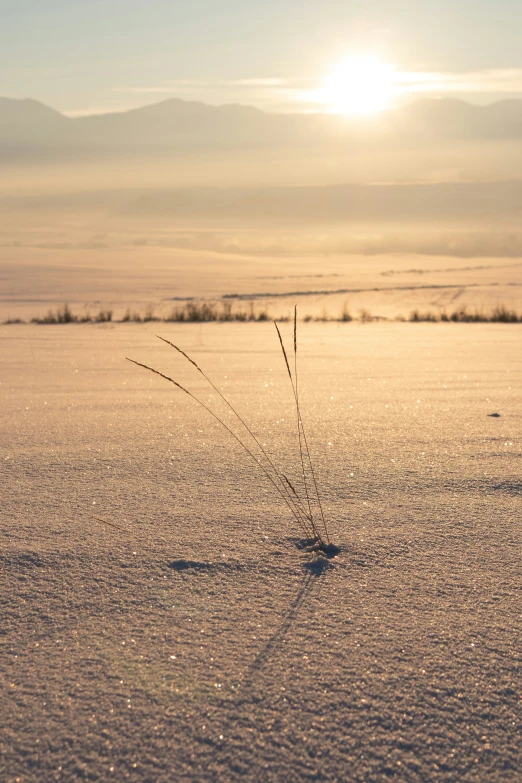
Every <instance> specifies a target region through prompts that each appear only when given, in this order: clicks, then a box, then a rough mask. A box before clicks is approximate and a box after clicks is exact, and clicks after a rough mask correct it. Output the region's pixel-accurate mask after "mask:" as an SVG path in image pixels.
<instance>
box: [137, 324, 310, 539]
mask: <svg viewBox="0 0 522 783" xmlns="http://www.w3.org/2000/svg"><path fill="white" fill-rule="evenodd" d="M161 339H162V338H161ZM165 342H168V341H165ZM173 347H175V346H173ZM180 353H183V352H182V351H180ZM185 356H186V354H185ZM126 358H127V361H129V362H132V363H133V364H135V365H137V366H138V367H143V368H144V369H145V370H149V372H152V373H154V374H155V375H159V376H160V377H161V378H164V379H165V380H166V381H169V382H170V383H173V384H174V386H176V387H177V388H178V389H181V391H183V392H185V394H188V396H189V397H191V398H192V399H193V400H194V401H195V402H197V403H198V405H201V407H202V408H204V409H205V410H206V411H207V412H208V413H210V415H211V416H212V417H213V418H214V419H215V420H216V421H217V422H219V424H221V426H222V427H224V428H225V429H226V430H227V432H229V433H230V435H232V437H233V438H234V439H235V440H236V441H237V442H238V443H239V444H240V446H241V447H242V448H243V449H244V450H245V451H246V453H247V454H248V455H249V456H250V457H251V458H252V460H253V461H254V462H255V463H256V465H258V467H259V468H260V469H261V470H262V471H263V473H264V474H265V476H266V477H267V478H268V479H269V481H270V482H271V484H272V485H273V486H274V487H275V489H276V490H277V492H278V493H279V494H280V495H281V497H282V499H283V500H284V502H285V503H286V505H287V506H288V508H289V509H290V511H291V512H292V514H293V516H294V518H295V520H296V522H297V524H298V525H299V527H300V529H301V530H302V532H303V533H304V535H305V536H306V537H307V538H308V537H310V529H309V528H308V526H307V525H306V523H305V522H304V520H303V518H302V516H301V514H299V512H298V511H296V509H295V507H294V505H293V504H292V502H291V500H290V497H289V496H288V494H287V493H286V492H285V491H283V490H282V489H281V486H280V485H279V484H278V483H277V482H276V481H275V479H274V477H273V476H272V475H271V474H270V472H269V471H268V470H267V468H266V467H265V465H263V463H262V462H260V460H258V458H257V457H256V456H255V454H254V453H253V452H252V451H251V450H250V449H249V448H248V446H247V445H246V444H245V443H244V442H243V441H242V440H241V438H240V437H239V436H238V435H237V434H236V433H235V432H234V431H233V430H232V429H231V428H230V427H229V426H228V424H226V423H225V422H224V421H223V420H222V419H221V418H220V417H219V416H218V415H217V414H216V413H214V411H213V410H212V409H211V408H209V407H208V405H206V404H205V403H204V402H202V401H201V400H200V399H199V398H198V397H196V396H195V395H194V394H192V392H190V391H188V389H185V387H184V386H182V385H181V384H179V383H178V382H177V381H175V380H174V379H173V378H170V377H169V376H168V375H165V374H164V373H162V372H160V371H159V370H155V369H154V368H153V367H149V365H147V364H143V363H142V362H137V361H135V360H134V359H129V358H128V357H126ZM187 358H188V357H187ZM189 361H190V362H191V363H192V364H194V365H195V366H196V367H197V365H196V363H195V362H193V361H192V360H191V359H189ZM198 370H200V368H199V367H198ZM200 372H201V370H200ZM283 486H284V485H283Z"/></svg>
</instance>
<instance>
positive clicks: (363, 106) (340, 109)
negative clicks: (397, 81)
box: [320, 56, 395, 114]
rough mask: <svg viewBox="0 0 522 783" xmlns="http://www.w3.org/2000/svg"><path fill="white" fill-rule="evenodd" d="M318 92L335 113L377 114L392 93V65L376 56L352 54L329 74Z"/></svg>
mask: <svg viewBox="0 0 522 783" xmlns="http://www.w3.org/2000/svg"><path fill="white" fill-rule="evenodd" d="M320 93H321V102H322V103H325V104H326V105H328V106H329V107H330V110H331V111H332V112H334V113H335V114H376V113H377V112H379V111H383V110H384V109H386V108H387V107H388V104H389V103H390V101H391V99H392V98H393V96H394V94H395V85H394V68H393V66H391V65H388V64H387V63H385V62H383V61H382V60H380V59H379V58H377V57H373V56H359V57H351V58H350V59H348V60H345V61H344V62H342V63H341V64H340V65H338V66H337V68H336V69H335V70H334V71H333V73H332V74H330V76H329V77H328V78H327V79H326V81H325V82H324V85H323V87H322V89H321V91H320Z"/></svg>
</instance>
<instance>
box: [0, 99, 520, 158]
mask: <svg viewBox="0 0 522 783" xmlns="http://www.w3.org/2000/svg"><path fill="white" fill-rule="evenodd" d="M430 140H431V141H438V142H440V141H462V140H475V141H476V140H491V141H493V140H522V100H506V101H500V102H497V103H494V104H491V105H489V106H477V105H472V104H469V103H465V102H463V101H459V100H454V99H426V100H419V101H416V102H413V103H411V104H408V105H405V106H402V107H401V108H397V109H395V110H393V111H389V112H386V113H384V114H382V115H379V116H378V117H374V118H365V119H361V118H357V119H354V118H347V117H341V116H338V115H331V114H296V113H294V114H270V113H266V112H263V111H260V110H259V109H255V108H253V107H250V106H242V105H225V106H209V105H207V104H204V103H198V102H193V101H183V100H180V99H177V98H172V99H168V100H165V101H162V102H160V103H155V104H152V105H148V106H143V107H140V108H137V109H132V110H130V111H124V112H117V113H107V114H99V115H91V116H82V117H69V116H66V115H64V114H61V113H60V112H58V111H56V110H54V109H52V108H50V107H48V106H45V105H44V104H42V103H40V102H39V101H35V100H30V99H28V100H14V99H10V98H0V156H1V157H2V158H3V159H4V160H5V159H9V158H11V159H13V158H14V159H20V158H24V157H29V158H32V157H34V156H36V157H38V155H39V154H47V155H49V154H52V155H58V156H59V157H67V156H71V155H72V156H74V155H75V154H78V153H80V152H83V153H85V152H86V151H88V152H90V153H91V154H92V153H98V154H103V153H104V152H106V153H108V154H110V155H114V154H118V152H123V153H125V154H127V153H129V152H130V151H138V150H140V151H142V152H147V151H150V150H151V148H156V149H160V150H172V151H174V152H176V151H179V152H181V153H183V152H184V151H191V152H192V151H198V150H201V151H205V150H210V151H215V150H219V149H221V150H226V149H238V148H260V149H267V148H285V147H292V148H295V147H296V146H297V147H303V148H308V147H312V148H314V149H315V148H317V147H322V146H325V145H328V147H329V148H330V149H331V148H332V147H333V148H336V147H337V146H344V145H346V144H347V143H350V142H352V143H355V142H358V141H364V142H365V143H368V142H370V143H371V142H372V141H373V142H377V143H381V144H382V143H383V142H384V141H386V143H387V144H400V145H403V144H410V143H416V142H418V143H419V144H424V143H426V142H429V141H430Z"/></svg>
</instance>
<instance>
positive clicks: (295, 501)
mask: <svg viewBox="0 0 522 783" xmlns="http://www.w3.org/2000/svg"><path fill="white" fill-rule="evenodd" d="M156 337H157V338H158V339H159V340H162V342H164V343H167V345H170V346H171V347H172V348H174V349H175V350H176V351H177V352H178V353H180V354H181V355H182V356H184V357H185V359H187V361H189V362H190V364H192V365H193V366H194V367H195V368H196V370H197V371H198V372H199V373H200V374H201V375H202V376H203V378H204V379H205V380H206V381H207V383H209V384H210V386H212V388H213V389H214V391H215V392H216V393H217V394H218V395H219V396H220V397H221V399H222V400H223V402H224V403H225V405H227V407H228V408H229V409H230V410H231V411H232V413H233V414H234V416H235V417H236V418H237V419H238V421H239V422H240V423H241V425H242V426H243V427H244V429H245V430H246V431H247V433H248V434H249V436H250V437H251V438H252V440H253V441H254V442H255V444H256V446H257V447H258V448H259V450H260V451H261V453H262V454H263V457H264V458H265V459H266V461H267V462H268V464H269V465H270V468H271V470H272V471H273V474H274V476H275V477H276V478H277V480H278V481H279V483H280V484H282V487H283V490H284V491H285V492H286V486H285V481H286V483H287V484H290V482H289V481H288V479H287V478H286V476H283V474H282V473H281V472H280V471H279V470H278V469H277V468H276V466H275V465H274V463H273V461H272V459H271V458H270V456H269V455H268V454H267V452H266V450H265V449H264V447H263V445H262V444H261V443H260V442H259V440H258V438H257V437H256V435H255V434H254V433H253V432H252V430H251V429H250V427H249V426H248V424H247V423H246V421H245V420H244V419H243V417H242V416H241V415H240V414H239V413H238V412H237V410H236V409H235V408H234V407H233V405H232V404H231V403H230V402H229V401H228V400H227V398H226V397H225V396H224V394H223V393H222V391H221V390H220V389H219V388H218V387H217V386H216V385H215V383H214V382H213V381H212V380H211V379H210V378H209V377H208V375H207V374H206V373H205V372H204V371H203V370H202V369H201V367H200V366H199V365H198V364H196V362H195V361H194V360H193V359H191V358H190V356H189V355H188V354H186V353H185V351H183V350H182V349H181V348H179V347H178V346H177V345H175V344H174V343H172V342H171V341H170V340H167V339H166V338H165V337H160V335H159V334H157V335H156ZM290 487H291V489H292V492H293V496H292V495H290V496H289V497H288V499H289V501H290V503H291V504H292V505H293V506H294V511H295V512H296V513H297V515H298V516H300V517H303V518H304V519H305V520H306V522H305V527H306V528H307V529H308V530H309V534H310V533H312V534H313V524H312V514H311V511H310V512H309V513H308V514H307V513H306V511H305V509H304V508H303V505H302V503H301V500H300V498H299V495H298V494H297V492H296V491H295V489H294V488H293V487H292V486H291V485H290ZM308 505H309V506H310V504H308ZM308 524H310V525H311V527H310V528H308Z"/></svg>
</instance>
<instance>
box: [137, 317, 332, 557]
mask: <svg viewBox="0 0 522 783" xmlns="http://www.w3.org/2000/svg"><path fill="white" fill-rule="evenodd" d="M274 324H275V328H276V331H277V335H278V338H279V343H280V345H281V351H282V354H283V358H284V362H285V366H286V369H287V372H288V376H289V379H290V383H291V385H292V392H293V396H294V401H295V408H296V428H297V437H298V444H299V460H300V469H301V470H300V478H299V481H298V480H296V478H295V477H292V478H290V477H289V476H288V473H289V471H288V468H285V469H284V470H283V469H280V468H278V467H276V465H275V463H274V460H273V459H272V458H271V457H270V456H269V454H268V453H267V451H266V449H265V448H264V447H263V445H262V443H261V442H260V441H259V439H258V438H257V436H256V435H255V434H254V432H252V429H251V428H250V427H249V425H248V424H247V423H246V422H245V420H244V419H243V417H242V416H241V415H240V414H239V413H238V412H237V410H236V409H235V408H234V407H233V405H232V404H231V403H230V402H229V401H228V400H227V399H226V397H225V396H224V394H223V393H222V391H221V390H220V389H219V388H218V387H217V386H216V385H215V384H214V382H213V381H212V380H211V379H210V378H209V377H208V375H207V374H206V373H205V372H204V370H203V369H202V368H201V367H200V366H199V365H198V364H197V363H196V362H195V361H194V360H193V359H192V358H191V357H190V356H188V354H186V353H185V351H183V350H182V349H181V348H179V347H178V346H177V345H175V344H174V343H172V342H170V340H167V339H165V338H164V337H160V336H159V335H156V336H157V337H158V339H160V340H162V341H163V342H164V343H166V344H167V345H169V346H171V347H172V348H174V349H175V350H176V351H177V352H178V353H179V354H180V355H181V356H183V357H184V358H185V359H186V360H187V361H188V362H190V364H191V365H192V366H193V367H195V369H196V370H197V372H198V373H199V374H200V375H202V376H203V378H204V379H205V380H206V381H207V382H208V383H209V384H210V386H211V387H212V388H213V389H214V391H215V392H216V393H217V394H218V395H219V397H220V398H221V399H222V400H223V402H224V403H225V404H226V405H227V407H228V408H229V409H230V410H231V411H232V413H233V415H234V416H235V417H236V420H237V421H238V422H239V424H240V426H241V428H242V434H241V435H238V433H237V432H236V431H235V430H234V429H232V428H231V427H230V426H229V425H228V424H226V423H225V421H223V419H222V418H221V417H220V416H219V415H218V414H217V413H215V412H214V411H213V410H212V408H211V407H210V406H209V405H207V404H206V403H204V402H203V401H202V400H201V399H199V398H198V397H196V396H195V395H194V394H193V393H192V392H191V391H189V390H188V389H186V388H185V387H184V386H182V385H181V384H180V383H178V382H177V381H175V380H174V379H173V378H170V377H169V376H167V375H164V374H163V373H162V372H159V371H158V370H156V369H154V368H153V367H150V366H149V365H147V364H143V363H142V362H138V361H136V360H135V359H128V361H130V362H132V363H133V364H136V365H137V366H138V367H142V368H144V369H145V370H148V371H149V372H152V373H154V374H155V375H159V376H160V377H161V378H164V379H165V380H166V381H168V382H169V383H172V384H174V386H176V387H177V388H178V389H180V391H182V392H184V393H185V394H187V395H188V396H189V397H190V398H191V399H193V400H194V401H195V402H196V403H197V404H198V405H200V406H201V407H202V408H204V409H205V411H207V413H209V414H210V415H211V416H212V417H213V418H214V419H215V420H216V421H218V422H219V424H220V425H221V426H222V427H223V428H224V429H225V430H226V431H227V432H228V433H229V434H230V435H231V436H232V437H233V438H234V439H235V440H236V441H237V443H239V444H240V445H241V447H242V448H243V450H244V451H245V452H246V454H247V455H248V456H249V457H250V458H251V459H252V460H253V462H254V463H255V464H256V465H257V467H258V468H259V469H260V470H261V471H262V473H263V474H264V475H265V477H266V478H267V479H268V480H269V481H270V483H271V484H272V486H273V488H274V490H275V491H276V492H277V493H278V495H279V496H280V497H281V498H282V500H283V502H284V503H285V504H286V506H287V508H288V509H289V511H290V513H291V514H292V516H293V518H294V521H295V523H296V524H297V526H298V528H299V530H300V531H301V534H302V536H303V539H302V542H301V543H302V545H303V548H304V549H305V550H306V551H308V552H310V553H313V554H314V555H316V556H321V557H331V556H334V555H335V554H337V552H338V551H339V550H338V549H337V547H335V546H333V545H332V544H331V542H330V538H329V535H328V528H327V524H326V520H325V516H324V511H323V504H322V502H321V496H320V493H319V488H318V484H317V478H316V473H315V469H314V466H313V462H312V457H311V454H310V448H309V444H308V438H307V435H306V431H305V427H304V423H303V418H302V414H301V405H300V400H299V386H298V372H297V353H298V352H297V348H298V344H297V308H295V309H294V332H293V346H294V354H293V371H292V369H291V366H290V362H289V360H288V354H287V352H286V349H285V345H284V342H283V338H282V335H281V331H280V329H279V326H278V324H277V323H276V322H275V321H274Z"/></svg>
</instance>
